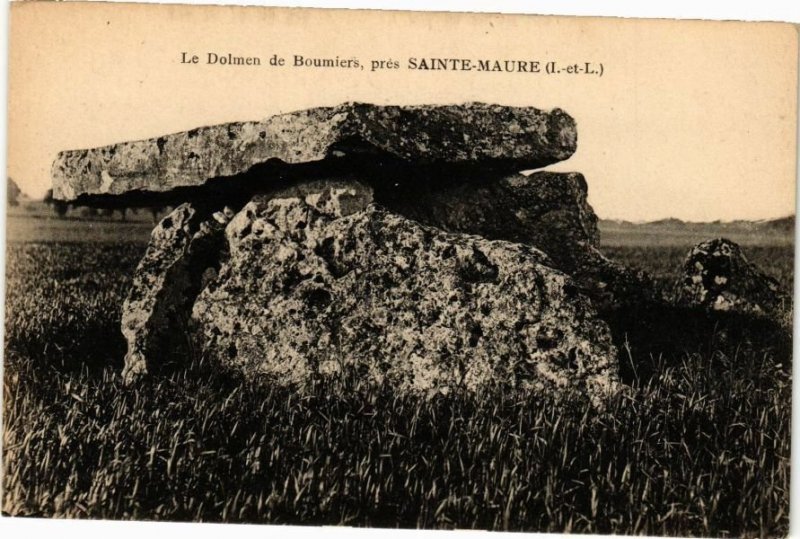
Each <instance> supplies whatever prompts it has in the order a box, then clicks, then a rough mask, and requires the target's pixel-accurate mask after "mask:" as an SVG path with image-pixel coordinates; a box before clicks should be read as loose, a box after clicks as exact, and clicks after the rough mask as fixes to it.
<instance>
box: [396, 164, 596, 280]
mask: <svg viewBox="0 0 800 539" xmlns="http://www.w3.org/2000/svg"><path fill="white" fill-rule="evenodd" d="M408 191H409V194H408V195H407V196H398V197H397V200H396V201H394V200H386V201H385V202H384V201H383V200H381V202H382V203H384V204H385V205H387V206H389V207H391V209H392V210H393V211H395V212H398V213H401V214H402V215H404V216H406V217H409V218H411V219H414V220H416V221H419V222H421V223H425V224H429V225H432V226H437V227H440V228H443V229H445V230H450V231H453V232H465V233H468V234H479V235H481V236H483V237H485V238H487V239H500V240H506V241H511V242H515V243H526V244H528V245H533V246H535V247H537V248H539V249H541V250H542V251H544V252H545V253H547V254H548V255H549V256H550V258H551V259H552V261H553V263H555V264H556V266H557V267H558V268H559V269H561V270H563V271H566V272H568V273H571V272H573V271H575V269H577V267H578V266H579V265H580V263H581V260H582V259H583V258H584V254H583V253H584V251H586V250H587V249H588V248H590V247H597V245H598V243H599V241H600V234H599V232H598V230H597V216H596V215H595V213H594V211H593V210H592V207H591V206H589V204H588V203H587V201H586V198H587V186H586V180H585V179H584V177H583V175H582V174H579V173H576V172H569V173H558V172H547V171H539V172H534V173H533V174H530V175H524V174H512V175H509V176H505V177H502V178H498V179H495V180H488V181H479V182H464V181H458V180H453V181H451V182H449V184H444V185H431V184H427V185H425V186H421V187H420V188H417V189H414V188H413V187H411V188H409V189H408Z"/></svg>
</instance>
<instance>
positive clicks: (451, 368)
mask: <svg viewBox="0 0 800 539" xmlns="http://www.w3.org/2000/svg"><path fill="white" fill-rule="evenodd" d="M337 197H338V195H337V194H336V193H331V194H329V195H325V196H321V197H318V198H317V199H312V198H309V197H305V199H302V198H300V197H297V198H283V199H275V198H273V199H269V198H268V197H256V198H255V199H254V200H253V201H252V202H250V203H249V204H247V205H246V206H245V207H244V208H243V209H242V210H241V211H240V212H239V213H238V214H237V215H236V216H235V217H234V218H233V219H232V220H231V222H230V224H229V225H228V226H227V228H226V231H225V235H226V238H227V242H228V249H229V251H228V252H229V256H228V258H227V260H226V261H225V262H224V263H223V264H222V266H221V268H220V272H219V274H218V276H217V278H216V279H214V280H213V281H212V282H210V283H209V284H208V286H207V287H206V288H205V289H204V290H203V291H202V292H201V293H200V295H199V297H198V298H197V300H196V302H195V304H194V309H193V319H194V322H195V323H196V325H197V326H196V327H197V330H196V331H197V336H198V339H199V341H200V342H201V343H202V345H203V346H204V347H205V349H206V351H207V352H211V353H212V355H214V356H215V357H218V358H219V359H220V360H221V361H223V362H224V363H225V364H228V365H230V366H234V367H236V368H239V369H242V370H244V371H245V372H248V373H250V374H251V375H261V376H264V377H266V378H267V379H269V380H271V381H273V382H274V383H279V384H286V385H297V386H303V385H305V384H308V383H310V382H313V381H315V380H322V379H329V380H334V381H335V380H337V379H338V380H340V379H342V378H345V379H350V378H354V379H356V380H358V381H359V383H366V384H377V385H380V384H389V385H390V386H391V387H393V388H395V389H396V390H398V391H401V392H402V391H408V392H428V393H430V392H447V391H449V390H453V389H456V388H466V389H468V390H476V391H477V390H480V389H482V388H489V387H501V388H519V389H530V390H533V391H537V392H545V391H549V390H555V391H558V392H559V393H560V394H562V393H563V394H571V393H572V392H576V393H578V394H582V395H588V396H589V397H590V398H592V399H593V400H594V401H595V402H599V401H602V399H603V398H604V397H605V396H607V395H609V394H610V393H613V392H614V391H615V390H616V389H617V363H616V351H615V348H614V346H613V345H612V343H611V339H610V335H609V331H608V327H607V326H606V325H605V323H603V322H602V321H600V320H599V319H597V318H596V317H595V314H594V310H593V308H592V307H591V304H590V302H589V301H587V300H586V298H584V297H583V296H582V295H580V294H579V293H578V292H577V291H576V289H575V288H574V287H573V286H572V283H571V280H570V278H569V277H568V276H566V275H565V274H563V273H562V272H559V271H557V270H554V269H552V268H550V267H549V266H547V265H546V264H547V263H549V260H548V258H547V256H546V255H545V254H543V253H542V252H540V251H538V250H536V249H534V248H532V247H529V246H526V245H521V244H512V243H509V242H504V241H492V240H487V239H484V238H480V237H477V236H469V235H464V234H452V233H446V232H443V231H441V230H438V229H435V228H432V227H428V226H424V225H420V224H419V223H416V222H414V221H411V220H409V219H406V218H403V217H401V216H398V215H395V214H392V213H389V212H387V211H385V210H383V209H380V208H379V207H377V206H375V205H369V206H366V207H365V208H364V209H357V206H355V205H350V206H348V207H347V208H346V209H345V210H343V209H342V205H341V204H339V203H336V202H335V200H336V199H337Z"/></svg>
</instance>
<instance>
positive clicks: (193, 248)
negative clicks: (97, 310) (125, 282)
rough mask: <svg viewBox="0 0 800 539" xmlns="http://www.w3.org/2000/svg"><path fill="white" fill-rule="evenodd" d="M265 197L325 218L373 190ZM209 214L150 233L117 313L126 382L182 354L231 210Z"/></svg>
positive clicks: (176, 216) (363, 201)
mask: <svg viewBox="0 0 800 539" xmlns="http://www.w3.org/2000/svg"><path fill="white" fill-rule="evenodd" d="M270 196H277V197H281V196H283V197H286V196H297V197H305V199H307V200H308V201H309V202H310V203H315V204H316V205H318V206H319V207H320V208H321V209H322V210H323V211H326V212H328V213H330V214H334V215H335V214H337V213H341V212H349V211H351V209H350V208H352V207H356V208H358V209H362V208H363V207H364V206H366V205H367V204H369V203H370V202H372V196H373V194H372V189H371V188H370V187H369V186H366V185H363V184H360V183H358V182H355V181H352V180H350V179H339V178H329V179H325V180H319V181H313V182H307V183H302V184H298V185H293V186H290V187H287V188H285V189H282V190H278V191H276V192H274V193H272V195H270ZM221 210H222V211H218V212H213V211H212V210H208V209H206V208H198V207H194V206H192V205H191V204H182V205H180V206H178V207H177V208H175V210H173V211H172V212H171V213H170V214H169V215H167V216H166V217H164V219H162V220H161V222H160V223H159V224H158V225H157V226H156V227H155V228H154V229H153V232H152V233H151V236H150V242H149V244H148V247H147V251H146V252H145V255H144V257H143V258H142V260H141V261H140V262H139V265H138V266H137V268H136V271H135V273H134V278H133V283H132V285H131V289H130V291H129V292H128V296H127V298H126V299H125V302H124V304H123V307H122V333H123V336H124V337H125V339H126V340H127V342H128V352H127V354H126V356H125V368H124V370H123V378H124V379H125V380H126V381H127V382H131V381H133V380H135V379H136V378H138V377H139V375H141V374H145V373H146V372H147V371H148V368H153V367H154V366H156V365H157V364H158V363H162V362H164V361H165V359H166V358H165V357H164V356H165V354H168V353H172V354H176V355H179V354H181V353H185V352H186V345H187V343H188V342H189V340H190V336H189V332H190V329H189V325H188V321H189V318H190V315H191V308H192V305H193V304H194V300H195V299H196V297H197V295H198V294H199V293H200V290H201V289H202V288H203V287H205V285H206V284H207V282H208V280H209V279H211V278H213V277H214V276H216V271H217V269H218V267H219V262H220V260H221V259H222V258H224V257H225V256H226V252H227V243H226V241H225V234H224V230H225V226H226V225H227V224H228V222H229V221H230V218H231V217H233V215H234V212H233V210H232V209H230V208H227V207H226V208H222V209H221Z"/></svg>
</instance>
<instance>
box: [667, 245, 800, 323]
mask: <svg viewBox="0 0 800 539" xmlns="http://www.w3.org/2000/svg"><path fill="white" fill-rule="evenodd" d="M675 303H676V304H677V305H679V306H686V307H701V308H704V309H707V310H710V311H723V312H735V313H747V314H755V315H761V316H765V317H769V318H774V319H776V320H777V321H779V322H780V323H782V324H786V323H787V322H788V325H791V309H792V300H791V298H790V297H789V295H788V294H786V293H785V292H784V291H783V290H781V288H780V286H779V285H778V282H777V281H776V280H775V279H773V278H771V277H769V276H768V275H765V274H764V273H762V272H761V270H759V269H758V268H757V267H756V266H755V265H754V264H753V263H751V262H750V261H749V260H748V259H747V257H746V256H745V255H744V253H743V252H742V249H741V248H740V247H739V245H737V244H736V243H734V242H732V241H730V240H727V239H723V238H720V239H714V240H710V241H706V242H703V243H700V244H698V245H696V246H695V247H693V248H692V250H691V251H689V253H688V254H687V256H686V260H685V261H684V263H683V269H682V273H681V277H680V278H679V280H678V282H677V283H676V286H675Z"/></svg>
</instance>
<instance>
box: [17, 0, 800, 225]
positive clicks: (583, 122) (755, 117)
mask: <svg viewBox="0 0 800 539" xmlns="http://www.w3.org/2000/svg"><path fill="white" fill-rule="evenodd" d="M10 35H11V41H10V71H9V111H8V119H9V136H8V143H9V148H8V173H9V176H10V177H12V178H13V179H14V180H15V181H16V182H17V183H18V184H19V186H20V187H21V188H22V190H23V191H24V192H26V193H27V194H29V195H31V196H34V197H39V196H42V195H43V194H44V192H45V191H46V190H47V189H48V188H49V186H50V174H49V171H50V165H51V163H52V161H53V159H54V158H55V156H56V154H57V153H58V152H59V151H62V150H68V149H78V148H89V147H96V146H101V145H105V144H111V143H117V142H122V141H125V140H136V139H142V138H149V137H155V136H159V135H162V134H165V133H171V132H176V131H181V130H186V129H191V128H194V127H197V126H201V125H209V124H215V123H224V122H229V121H242V120H257V119H262V118H265V117H267V116H269V115H272V114H276V113H280V112H288V111H292V110H298V109H302V108H307V107H314V106H324V105H336V104H338V103H341V102H345V101H363V102H371V103H376V104H423V103H425V104H435V103H440V104H450V103H460V102H468V101H483V102H491V103H500V104H505V105H520V106H534V107H537V108H542V109H551V108H554V107H559V108H562V109H564V110H566V111H567V112H568V113H569V114H570V115H572V116H573V117H574V118H575V120H576V122H577V125H578V149H577V151H576V152H575V154H574V155H573V156H572V157H571V158H570V159H568V160H566V161H564V162H562V163H558V164H556V165H552V166H550V167H547V168H548V169H550V170H560V171H578V172H582V173H583V174H584V175H585V176H586V179H587V182H588V185H589V202H590V203H591V204H592V206H593V207H594V209H595V211H596V213H597V214H598V215H599V216H600V217H603V218H616V219H629V220H653V219H661V218H667V217H677V218H681V219H685V220H692V221H709V220H716V219H722V220H732V219H765V218H775V217H782V216H785V215H789V214H792V213H794V209H795V178H796V148H797V142H796V125H797V124H796V122H797V108H796V106H797V31H796V29H795V28H794V27H793V26H791V25H787V24H772V23H737V22H694V21H682V22H676V21H668V20H663V21H637V20H622V19H598V18H580V19H576V18H562V17H535V16H502V15H469V14H431V13H428V14H419V13H387V12H363V11H348V12H345V11H336V12H331V11H308V10H287V9H283V10H264V9H260V8H234V7H212V6H204V7H195V8H194V9H189V10H187V9H186V8H181V7H178V6H169V5H164V6H161V5H137V6H134V5H130V6H120V5H115V6H114V5H108V4H90V5H83V4H71V3H49V2H47V3H24V4H21V5H14V6H13V9H12V14H11V32H10ZM184 52H187V53H190V54H197V55H198V56H200V58H201V63H200V64H198V65H188V64H182V63H181V61H180V60H181V57H182V53H184ZM209 52H214V53H217V54H226V53H228V52H230V53H232V54H235V55H245V56H258V57H260V58H261V59H262V62H263V63H266V64H268V59H269V58H270V57H271V56H272V55H273V54H277V55H279V56H281V57H284V58H286V59H287V62H289V63H291V61H292V58H293V56H294V55H295V54H299V55H303V56H305V57H317V58H332V57H336V56H339V57H340V58H358V59H359V60H360V62H361V63H362V64H364V65H366V69H365V70H363V71H361V70H354V71H351V70H344V69H310V68H293V67H283V68H278V67H270V66H269V65H262V66H259V67H241V66H239V67H232V66H220V65H205V64H204V63H203V62H202V60H205V58H206V57H207V53H209ZM411 57H414V58H430V57H459V58H471V59H476V60H477V59H525V60H536V61H539V62H540V63H541V64H542V65H544V64H546V62H548V61H555V62H557V63H558V65H559V66H563V67H565V66H568V65H570V64H574V63H579V64H583V63H584V62H592V64H593V65H594V66H597V65H598V64H602V66H603V75H602V76H595V75H570V74H558V75H546V74H541V73H540V74H530V73H476V72H454V71H419V70H409V69H407V68H406V66H407V65H408V59H409V58H411ZM372 60H377V61H379V60H386V61H388V60H392V61H397V62H398V63H399V65H400V66H401V67H400V69H394V70H381V71H376V72H371V71H370V68H369V66H370V65H371V61H372Z"/></svg>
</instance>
